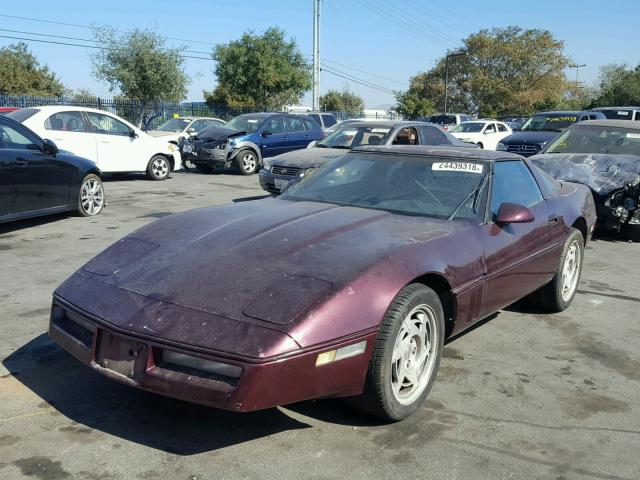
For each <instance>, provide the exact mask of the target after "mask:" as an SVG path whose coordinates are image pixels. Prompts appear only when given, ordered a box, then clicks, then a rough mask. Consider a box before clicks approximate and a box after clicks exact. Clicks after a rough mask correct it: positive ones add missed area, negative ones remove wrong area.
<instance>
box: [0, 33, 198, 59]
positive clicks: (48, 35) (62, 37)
mask: <svg viewBox="0 0 640 480" xmlns="http://www.w3.org/2000/svg"><path fill="white" fill-rule="evenodd" d="M0 31H2V32H9V33H20V34H22V35H36V36H38V37H50V38H60V39H62V40H76V41H79V42H90V43H100V42H98V41H97V40H90V39H88V38H79V37H65V36H62V35H50V34H48V33H37V32H25V31H23V30H9V29H6V28H0ZM119 44H120V45H124V44H123V43H119ZM159 50H171V49H170V48H159ZM183 52H185V53H196V54H202V55H209V54H210V52H200V51H195V50H183Z"/></svg>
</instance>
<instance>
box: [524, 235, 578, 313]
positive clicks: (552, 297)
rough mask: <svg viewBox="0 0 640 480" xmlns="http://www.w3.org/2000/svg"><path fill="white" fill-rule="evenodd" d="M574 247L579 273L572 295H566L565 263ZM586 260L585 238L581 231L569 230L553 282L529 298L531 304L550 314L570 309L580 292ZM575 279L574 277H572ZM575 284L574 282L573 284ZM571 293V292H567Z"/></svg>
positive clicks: (572, 287) (572, 288)
mask: <svg viewBox="0 0 640 480" xmlns="http://www.w3.org/2000/svg"><path fill="white" fill-rule="evenodd" d="M572 246H575V247H576V248H577V252H578V254H579V258H578V261H577V262H575V261H574V263H577V267H578V271H577V272H576V275H577V276H576V279H575V285H573V286H571V287H569V288H570V290H571V292H570V295H564V296H563V291H564V288H565V285H564V283H565V282H563V275H562V274H563V269H564V267H565V263H566V262H567V256H568V255H569V252H570V249H571V248H572ZM583 259H584V238H583V236H582V233H581V232H580V230H578V229H576V228H572V229H571V230H569V235H568V236H567V239H566V240H565V242H564V245H563V247H562V253H561V254H560V261H559V262H558V269H557V270H556V273H555V275H554V276H553V280H551V282H549V283H548V284H547V285H545V286H544V287H542V288H541V289H539V290H537V291H536V292H534V293H533V294H531V296H530V297H529V299H528V300H529V303H531V304H533V305H534V306H536V307H539V308H543V309H544V310H548V311H549V312H556V313H557V312H562V311H564V310H566V309H567V308H569V306H570V305H571V302H572V301H573V297H575V295H576V291H577V290H578V285H579V284H580V276H581V275H582V262H583ZM571 278H573V276H572V277H571ZM571 283H572V284H573V282H571ZM567 293H569V292H567Z"/></svg>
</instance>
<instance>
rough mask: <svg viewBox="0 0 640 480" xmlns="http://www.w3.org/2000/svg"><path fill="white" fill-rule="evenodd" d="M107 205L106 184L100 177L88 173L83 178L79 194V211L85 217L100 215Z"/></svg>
mask: <svg viewBox="0 0 640 480" xmlns="http://www.w3.org/2000/svg"><path fill="white" fill-rule="evenodd" d="M104 205H105V194H104V186H103V185H102V181H101V180H100V177H98V176H97V175H94V174H90V175H87V176H86V177H84V180H82V184H81V185H80V192H79V194H78V213H79V214H80V215H81V216H83V217H93V216H94V215H98V214H99V213H100V212H101V211H102V209H103V208H104Z"/></svg>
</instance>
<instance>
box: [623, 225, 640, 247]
mask: <svg viewBox="0 0 640 480" xmlns="http://www.w3.org/2000/svg"><path fill="white" fill-rule="evenodd" d="M622 235H623V236H624V238H626V239H627V240H631V241H632V242H634V243H635V242H640V224H638V223H625V224H624V225H622Z"/></svg>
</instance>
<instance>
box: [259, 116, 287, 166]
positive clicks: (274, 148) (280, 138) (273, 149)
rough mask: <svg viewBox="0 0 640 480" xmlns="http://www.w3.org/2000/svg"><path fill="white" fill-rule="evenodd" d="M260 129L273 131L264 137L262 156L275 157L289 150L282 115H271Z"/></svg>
mask: <svg viewBox="0 0 640 480" xmlns="http://www.w3.org/2000/svg"><path fill="white" fill-rule="evenodd" d="M260 131H261V132H262V131H268V132H271V135H267V136H266V137H262V156H263V157H275V156H276V155H280V154H281V153H284V152H286V151H287V142H288V138H289V137H288V135H287V132H286V131H285V128H284V121H283V118H282V115H279V116H277V117H271V118H269V119H267V120H266V121H265V122H264V125H263V126H262V128H261V129H260Z"/></svg>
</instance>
